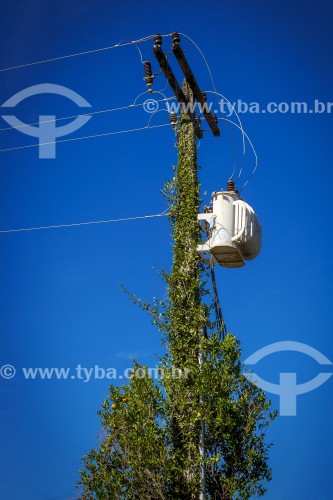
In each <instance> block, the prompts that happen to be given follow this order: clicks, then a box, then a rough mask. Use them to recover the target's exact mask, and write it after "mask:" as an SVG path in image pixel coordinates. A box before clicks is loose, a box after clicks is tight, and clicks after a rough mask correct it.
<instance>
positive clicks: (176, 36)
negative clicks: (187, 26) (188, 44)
mask: <svg viewBox="0 0 333 500" xmlns="http://www.w3.org/2000/svg"><path fill="white" fill-rule="evenodd" d="M172 43H180V36H179V33H176V32H175V33H172Z"/></svg>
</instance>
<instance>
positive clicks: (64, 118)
mask: <svg viewBox="0 0 333 500" xmlns="http://www.w3.org/2000/svg"><path fill="white" fill-rule="evenodd" d="M146 92H147V91H146ZM146 92H144V93H146ZM141 95H142V94H140V95H139V96H138V97H136V98H135V101H134V103H133V104H129V105H127V106H120V107H118V108H111V109H102V110H99V111H89V112H87V113H80V114H79V115H71V116H63V117H61V118H52V119H50V120H42V121H40V122H33V123H23V124H22V125H16V126H13V127H4V128H0V132H5V131H6V130H13V129H20V128H24V127H29V126H33V125H40V124H42V123H51V122H58V121H62V120H70V119H73V118H79V117H80V116H93V115H99V114H102V113H113V112H114V111H123V110H125V109H129V108H137V107H139V106H143V105H144V103H140V104H136V101H137V100H138V98H139V97H140V96H141ZM162 95H163V96H164V94H162ZM173 99H176V98H175V97H174V96H173V97H165V96H164V99H159V100H157V101H156V102H157V103H160V102H165V101H170V100H173Z"/></svg>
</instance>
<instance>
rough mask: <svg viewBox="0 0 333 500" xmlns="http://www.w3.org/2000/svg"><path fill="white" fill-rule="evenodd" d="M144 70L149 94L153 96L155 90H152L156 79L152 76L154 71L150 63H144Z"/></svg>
mask: <svg viewBox="0 0 333 500" xmlns="http://www.w3.org/2000/svg"><path fill="white" fill-rule="evenodd" d="M143 68H144V72H145V76H144V78H143V79H144V81H145V82H146V85H147V87H148V92H149V93H150V94H151V93H152V92H153V89H152V86H153V80H154V77H153V75H152V70H151V64H150V62H149V61H145V62H144V63H143Z"/></svg>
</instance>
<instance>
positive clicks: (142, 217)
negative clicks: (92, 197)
mask: <svg viewBox="0 0 333 500" xmlns="http://www.w3.org/2000/svg"><path fill="white" fill-rule="evenodd" d="M168 215H169V214H168V213H165V211H164V212H162V213H161V214H154V215H139V216H137V217H125V218H121V219H108V220H98V221H90V222H77V223H73V224H58V225H55V226H40V227H25V228H20V229H3V230H0V233H22V232H24V231H40V230H42V229H59V228H62V227H78V226H90V225H92V224H109V223H111V222H124V221H129V220H138V219H153V218H154V217H166V216H168Z"/></svg>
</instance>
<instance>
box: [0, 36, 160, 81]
mask: <svg viewBox="0 0 333 500" xmlns="http://www.w3.org/2000/svg"><path fill="white" fill-rule="evenodd" d="M161 36H163V37H167V36H170V34H166V35H161ZM152 38H154V35H149V36H146V37H144V38H140V39H139V40H131V41H129V42H119V43H116V44H115V45H110V46H108V47H101V48H98V49H92V50H86V51H84V52H77V53H75V54H67V55H64V56H58V57H52V58H50V59H43V60H41V61H33V62H31V63H26V64H18V65H17V66H10V67H7V68H2V69H0V73H3V72H5V71H11V70H14V69H20V68H27V67H28V66H36V65H37V64H45V63H49V62H54V61H60V60H61V59H70V58H73V57H79V56H85V55H88V54H95V53H97V52H103V51H106V50H111V49H116V48H119V47H125V46H126V45H135V44H138V43H143V42H146V41H148V40H151V39H152Z"/></svg>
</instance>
